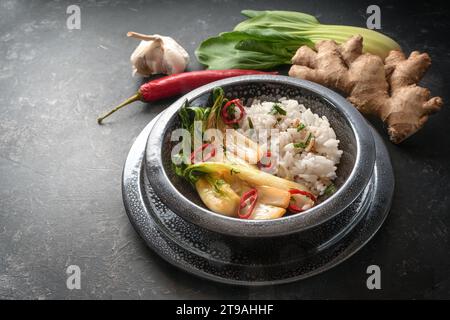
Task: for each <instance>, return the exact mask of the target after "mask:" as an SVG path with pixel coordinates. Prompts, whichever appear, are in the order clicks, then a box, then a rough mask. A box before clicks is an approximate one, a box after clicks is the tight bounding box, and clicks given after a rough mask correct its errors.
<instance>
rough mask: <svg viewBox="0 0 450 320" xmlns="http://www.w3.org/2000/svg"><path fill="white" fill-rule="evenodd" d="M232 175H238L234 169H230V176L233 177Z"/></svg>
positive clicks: (237, 171)
mask: <svg viewBox="0 0 450 320" xmlns="http://www.w3.org/2000/svg"><path fill="white" fill-rule="evenodd" d="M233 173H234V174H238V173H239V170H236V169H234V168H231V170H230V174H231V175H233Z"/></svg>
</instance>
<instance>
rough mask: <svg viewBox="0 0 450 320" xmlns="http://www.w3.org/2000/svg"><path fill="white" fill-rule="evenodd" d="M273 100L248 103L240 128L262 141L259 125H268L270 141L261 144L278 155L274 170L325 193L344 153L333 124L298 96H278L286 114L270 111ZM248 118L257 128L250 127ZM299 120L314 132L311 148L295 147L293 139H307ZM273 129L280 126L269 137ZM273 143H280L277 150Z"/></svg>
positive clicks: (244, 132) (308, 129) (266, 127)
mask: <svg viewBox="0 0 450 320" xmlns="http://www.w3.org/2000/svg"><path fill="white" fill-rule="evenodd" d="M274 104H275V103H274V102H260V101H257V100H255V101H254V102H253V103H252V105H251V106H250V107H246V108H245V111H246V115H245V117H244V118H243V119H242V121H241V122H240V128H241V129H242V130H241V132H242V133H243V134H245V135H246V136H247V137H249V138H251V139H252V140H254V141H255V142H261V141H258V136H257V134H258V132H260V129H267V131H266V132H267V134H268V136H269V137H268V138H269V139H268V140H267V141H268V143H265V144H264V143H263V144H261V148H262V149H263V150H268V149H270V150H271V153H272V157H276V158H277V159H278V161H277V162H276V163H277V166H276V167H275V168H274V171H273V173H274V174H275V175H277V176H279V177H282V178H286V179H289V180H294V181H296V182H298V183H302V184H305V185H306V186H308V187H309V188H310V190H311V191H313V192H314V193H316V194H323V192H324V191H325V189H326V187H327V186H328V185H329V184H330V183H331V181H332V180H334V179H335V178H336V169H337V167H336V166H337V164H338V163H339V160H340V158H341V155H342V150H339V148H338V146H339V140H337V139H336V134H335V132H334V130H333V128H331V126H330V123H329V122H328V119H327V118H326V117H325V116H322V117H320V116H319V115H317V114H315V113H313V112H312V111H311V110H310V109H308V108H306V107H305V106H304V105H303V104H299V103H298V102H297V101H296V100H288V99H285V98H282V99H280V100H279V102H278V103H277V104H278V105H279V106H280V107H281V108H282V109H283V110H285V111H286V115H285V116H284V115H281V114H276V115H273V114H271V110H272V109H273V106H274ZM248 118H250V119H251V123H252V125H253V129H254V130H252V129H251V128H250V122H249V120H248ZM299 123H302V124H304V125H305V130H306V132H311V133H312V134H313V137H314V140H315V141H314V147H313V148H312V149H311V150H309V151H307V150H302V149H298V148H295V147H294V143H297V142H299V140H302V139H303V140H304V135H305V132H304V131H303V130H301V131H298V130H297V126H298V124H299ZM271 129H278V130H279V134H278V137H277V136H276V134H275V135H274V136H272V137H270V136H271ZM271 139H272V140H271ZM270 143H271V145H272V146H273V145H274V143H275V144H278V148H276V149H278V150H276V149H275V150H274V149H273V148H268V145H267V144H269V147H270ZM277 151H278V152H277Z"/></svg>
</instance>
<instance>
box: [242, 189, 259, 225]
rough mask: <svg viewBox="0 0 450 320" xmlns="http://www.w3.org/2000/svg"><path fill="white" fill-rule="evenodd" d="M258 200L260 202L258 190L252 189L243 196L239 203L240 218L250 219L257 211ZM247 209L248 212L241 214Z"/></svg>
mask: <svg viewBox="0 0 450 320" xmlns="http://www.w3.org/2000/svg"><path fill="white" fill-rule="evenodd" d="M256 200H258V190H256V189H251V190H249V191H247V192H245V193H244V194H243V195H242V197H241V201H240V203H239V211H238V216H239V218H241V219H248V218H249V217H250V216H251V215H252V213H253V211H254V210H255V206H256ZM246 207H248V210H247V212H246V213H241V210H242V209H244V208H246Z"/></svg>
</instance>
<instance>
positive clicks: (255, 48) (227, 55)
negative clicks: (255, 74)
mask: <svg viewBox="0 0 450 320" xmlns="http://www.w3.org/2000/svg"><path fill="white" fill-rule="evenodd" d="M242 14H243V15H244V16H246V17H248V18H249V19H247V20H245V21H243V22H241V23H240V24H238V25H237V26H236V27H235V28H234V31H232V32H224V33H221V34H220V35H218V36H216V37H212V38H209V39H207V40H205V41H203V42H202V43H201V44H200V46H199V47H198V48H197V50H196V52H195V54H196V56H197V59H198V60H199V61H200V62H201V63H202V64H204V65H206V66H208V68H209V69H226V68H245V69H269V68H273V67H275V66H278V65H282V64H290V63H291V58H292V57H293V56H294V54H295V52H296V50H297V49H298V48H299V47H300V46H302V45H307V46H309V47H311V48H312V47H314V45H315V44H316V43H317V42H319V41H321V40H330V39H331V40H335V41H336V42H337V43H343V42H345V41H347V40H348V39H349V38H350V37H352V36H354V35H358V34H359V35H361V36H363V37H364V52H369V53H372V54H375V55H378V56H380V57H382V58H384V57H386V56H387V55H388V54H389V51H390V50H399V49H400V46H399V45H398V43H397V42H395V41H394V40H392V39H391V38H389V37H387V36H385V35H383V34H381V33H379V32H377V31H374V30H370V29H366V28H359V27H353V26H341V25H325V24H321V23H320V22H319V21H318V20H317V19H316V18H315V17H313V16H311V15H308V14H305V13H301V12H293V11H254V10H244V11H242Z"/></svg>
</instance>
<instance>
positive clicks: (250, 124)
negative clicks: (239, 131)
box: [247, 118, 253, 129]
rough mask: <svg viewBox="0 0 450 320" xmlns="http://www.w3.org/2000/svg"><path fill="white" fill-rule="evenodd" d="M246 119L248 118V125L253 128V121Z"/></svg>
mask: <svg viewBox="0 0 450 320" xmlns="http://www.w3.org/2000/svg"><path fill="white" fill-rule="evenodd" d="M247 120H248V126H249V127H250V129H253V122H252V119H250V118H247Z"/></svg>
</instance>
